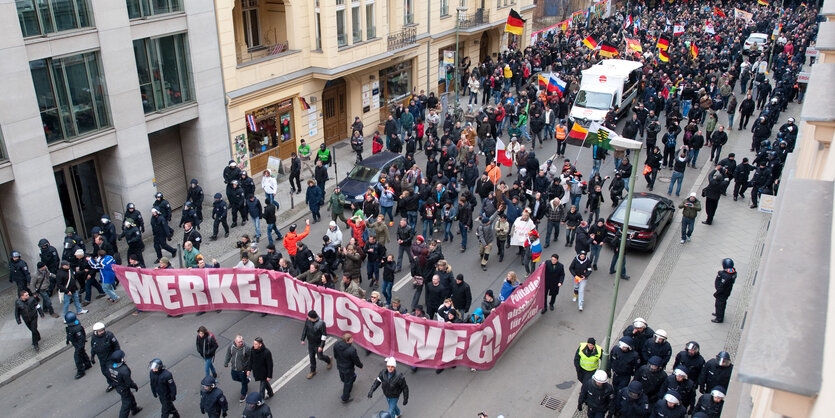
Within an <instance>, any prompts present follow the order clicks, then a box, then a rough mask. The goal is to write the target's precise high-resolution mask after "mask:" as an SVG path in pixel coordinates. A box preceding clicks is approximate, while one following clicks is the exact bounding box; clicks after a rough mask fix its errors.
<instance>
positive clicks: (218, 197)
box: [215, 193, 223, 199]
mask: <svg viewBox="0 0 835 418" xmlns="http://www.w3.org/2000/svg"><path fill="white" fill-rule="evenodd" d="M215 199H223V195H222V194H220V193H215Z"/></svg>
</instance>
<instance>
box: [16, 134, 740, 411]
mask: <svg viewBox="0 0 835 418" xmlns="http://www.w3.org/2000/svg"><path fill="white" fill-rule="evenodd" d="M737 136H740V135H739V134H738V133H737V131H734V132H733V133H732V134H731V138H732V139H731V140H736V139H737V138H736V137H737ZM740 140H747V135H746V136H745V138H740ZM554 147H555V145H554V142H553V141H550V142H547V143H546V145H545V148H544V149H539V148H537V149H536V151H537V154H539V159H540V161H544V160H545V159H547V158H548V156H550V155H552V154H553V151H554V149H555V148H554ZM577 150H578V147H575V146H569V148H568V155H569V156H572V157H573V156H574V155H576V153H577ZM703 155H704V153H703ZM706 159H707V158H706V157H705V156H702V157H701V160H702V161H701V162H700V163H699V164H698V166H699V169H701V167H702V166H703V164H704V162H705V161H706ZM424 160H425V159H424V158H423V155H422V154H421V156H420V158H419V160H418V161H419V162H420V163H421V164H423V162H424ZM643 160H644V159H643V155H642V157H641V159H640V161H639V163H640V164H641V165H640V166H639V167H642V165H643ZM577 166H578V169H579V170H580V171H582V172H584V173H588V172H590V171H591V157H590V151H589V149H584V150H583V151H582V154H581V156H580V158H579V163H578V164H577ZM612 171H613V163H612V161H611V158H610V159H608V160H607V161H606V164H604V166H603V171H602V172H603V173H605V174H611V173H612ZM697 174H698V171H697V170H694V169H688V172H687V173H686V174H685V178H684V185H683V187H682V189H683V190H682V196H684V195H686V193H687V191H689V190H690V188H691V186H692V184H693V182H694V180H695V179H696V177H697ZM669 176H670V171H669V170H663V171H662V173H661V175H660V176H659V182H658V183H657V184H656V186H657V187H656V192H658V191H661V193H663V192H664V191H666V190H664V188H665V187H666V186H667V184H668V179H669ZM664 179H666V180H667V181H666V182H665V181H664ZM636 185H637V187H636V189H637V191H645V190H646V188H645V182H644V181H643V178H642V176H641V177H639V178H638V179H637V184H636ZM607 200H608V196H607ZM610 212H611V208H610V207H609V204H608V203H605V204H604V207H603V208H602V210H601V216H604V217H605V216H607V215H608V214H609V213H610ZM323 219H329V214H328V213H327V212H324V210H323ZM299 224H300V225H301V224H303V221H301V222H299ZM326 226H327V222H326V221H323V222H320V223H318V224H315V225H312V226H311V233H310V237H309V238H307V239H306V240H305V242H307V243H308V245H310V246H311V247H312V248H313V249H318V248H319V245H320V242H321V241H320V239H321V238H320V237H321V236H322V235H324V232H325V229H326ZM677 228H678V225H676V224H674V225H672V226H671V228H670V229H669V230H668V231H667V232H666V233H665V236H664V238H665V239H677V232H676V231H677ZM243 232H244V231H242V230H241V229H240V228H236V229H233V230H232V233H233V234H235V233H238V234H240V233H243ZM246 232H249V231H246ZM343 233H346V235H347V231H343ZM562 233H563V234H564V230H563V231H562ZM435 237H436V238H437V237H440V235H438V234H436V235H435ZM459 239H460V237H457V236H456V240H455V242H454V243H453V244H448V243H446V244H445V245H444V246H443V248H444V253H445V255H446V257H447V260H448V261H449V262H450V264H451V265H452V268H453V270H454V272H455V273H456V274H457V273H462V274H464V276H465V278H466V281H467V282H469V284H470V286H471V288H472V293H473V307H477V305H478V304H479V303H480V300H481V297H482V295H483V294H484V291H485V290H486V289H488V288H490V289H494V290H495V291H498V289H499V288H500V287H501V282H502V280H503V279H504V277H505V275H506V272H508V271H511V270H513V271H516V272H517V273H519V272H520V271H522V272H524V269H523V267H522V265H521V264H520V262H519V261H520V260H519V258H518V256H514V254H515V250H514V249H513V248H511V249H509V250H508V256H507V257H506V258H505V260H504V262H503V263H501V264H499V263H497V257H495V256H494V257H491V260H490V265H489V269H488V271H487V272H483V271H481V268H480V266H479V259H478V248H477V243H476V240H475V238H474V236H473V235H471V236H470V245H469V248H468V249H467V251H466V252H465V253H460V252H459V248H460V241H459ZM563 245H564V241H560V242H559V243H556V244H554V243H552V244H551V246H550V248H547V249H544V250H543V258H545V257H547V256H548V255H550V254H551V253H558V254H559V255H560V258H561V260H562V262H563V263H564V264H566V266H567V264H568V263H569V262H570V260H571V258H572V257H573V256H574V255H575V253H574V250H573V248H568V247H564V246H563ZM388 247H389V251H392V250H395V251H396V243H391V242H390V243H389V246H388ZM231 251H232V249H230V254H228V255H227V257H226V259H222V257H221V263H222V265H224V266H231V265H234V262H236V261H237V260H233V257H231ZM651 256H652V254H644V253H632V252H630V253H629V255H628V262H627V273H628V274H630V275H631V276H632V277H633V278H635V279H633V280H630V281H622V282H621V287H620V296H619V302H620V303H621V304H622V303H623V302H625V301H626V299H627V298H628V297H629V295H630V293H631V291H632V289H633V287H634V282H635V281H636V279H637V278H639V277H640V276H641V275H642V274H643V270H644V269H645V268H646V266H647V264H648V263H649V261H650V258H651ZM611 257H612V252H611V250H610V249H608V248H604V249H603V251H602V253H601V256H600V262H599V265H600V267H601V268H600V270H599V271H598V272H596V273H595V274H593V275H592V276H591V277H590V279H589V284H588V287H587V288H586V303H585V311H583V312H579V311H578V310H577V307H576V304H575V303H572V302H571V287H570V286H571V285H570V283H569V280H567V281H566V285H565V287H566V289H565V290H563V291H562V292H561V293H560V295H559V297H558V300H557V308H556V310H555V311H553V312H548V313H547V314H546V315H543V316H541V317H540V318H539V319H538V320H537V321H535V322H533V323H532V324H530V325H529V326H528V328H527V329H526V330H525V331H524V332H523V334H522V335H521V336H520V337H519V338H517V339H516V341H515V343H514V345H513V347H512V348H511V349H509V350H508V351H507V352H506V353H505V354H504V355H503V357H502V359H501V360H500V361H499V362H498V364H497V365H496V367H494V368H493V369H492V370H489V371H480V372H471V371H470V370H468V369H466V368H462V367H459V368H457V369H450V370H446V371H444V372H443V373H442V374H436V373H435V372H434V371H433V370H419V371H418V372H417V373H412V372H411V371H409V370H408V368H406V367H405V366H401V367H399V369H400V371H402V372H404V373H405V375H406V379H407V382H408V383H409V386H410V392H411V398H410V402H409V404H408V405H407V406H405V407H403V406H402V404H401V410H402V411H403V413H404V414H405V415H406V416H414V415H417V414H418V413H419V414H420V415H421V416H427V417H440V416H469V415H472V416H475V415H476V414H477V413H478V412H479V411H482V410H483V411H485V412H487V413H488V414H490V416H493V417H494V416H497V415H498V414H504V415H505V416H506V417H513V416H517V417H522V416H528V417H532V416H553V415H554V414H555V412H554V411H552V410H550V409H547V408H545V407H543V406H540V402H541V401H542V400H543V397H544V396H545V395H552V396H556V397H557V398H559V399H562V400H564V399H566V398H567V397H568V394H569V393H570V390H571V389H572V387H573V386H574V385H575V384H576V379H575V373H574V369H573V364H572V358H573V355H574V350H576V347H577V345H578V344H579V343H580V342H582V341H585V340H586V339H587V338H588V337H589V336H595V337H597V338H598V340H599V341H600V343H601V344H602V336H603V334H604V333H605V331H606V323H607V318H608V313H609V306H610V301H611V287H612V283H613V277H614V276H612V275H609V274H608V271H607V270H608V265H609V262H610V260H611ZM406 271H407V269H406V268H405V267H404V273H401V274H405V272H406ZM401 277H403V276H399V277H397V280H398V281H397V282H396V284H395V289H397V290H396V291H395V292H394V295H395V296H399V297H400V298H401V299H402V300H403V301H404V305H406V306H408V305H409V301H410V300H411V297H412V294H413V289H412V286H411V284H409V283H408V278H403V279H401ZM400 280H403V285H401V284H400ZM363 283H364V286H367V284H368V282H367V280H366V281H364V282H363ZM200 325H205V326H206V327H207V328H208V329H209V330H210V331H211V332H212V333H214V334H215V336H216V337H217V339H218V342H219V344H220V346H221V349H220V350H218V351H219V352H222V350H223V348H226V347H228V345H229V344H230V342H231V340H232V339H233V338H234V337H235V335H237V334H241V335H243V336H244V338H245V340H246V341H247V343H248V344H251V342H252V340H253V339H254V338H255V337H257V336H261V337H262V338H263V339H264V342H265V345H266V346H267V347H268V348H269V349H270V350H271V351H272V353H273V359H274V361H275V368H274V373H273V378H274V387H276V389H277V391H276V396H275V397H274V398H271V399H270V400H268V401H267V403H268V404H269V405H270V407H271V408H272V409H273V413H274V415H275V416H286V417H311V416H315V417H333V416H350V417H370V416H373V415H374V414H375V413H376V412H378V411H380V410H385V409H386V402H385V399H384V398H383V396H382V394H381V391H379V390H378V391H377V392H376V393H375V396H374V398H373V399H372V400H369V399H367V398H366V393H367V391H368V389H369V388H370V385H371V382H372V380H373V379H374V377H376V375H377V373H379V372H380V370H382V369H383V367H384V361H383V359H382V358H381V357H380V356H377V355H374V354H372V355H370V356H365V355H364V350H362V349H360V357H361V359H362V361H363V362H364V364H365V367H364V368H363V369H362V370H358V378H357V381H356V383H355V387H354V391H353V396H354V399H355V400H354V401H353V402H351V403H349V404H347V405H343V404H342V403H341V402H340V400H339V395H340V393H341V388H342V385H341V382H340V381H339V377H338V372H337V371H336V369H335V368H334V369H332V370H326V369H325V367H324V363H321V362H320V364H319V367H318V370H319V373H318V374H317V375H316V376H315V377H314V378H313V379H312V380H306V379H305V375H306V374H307V348H306V347H304V346H302V345H301V344H300V343H299V341H300V337H301V329H302V322H301V321H297V320H291V319H287V318H281V317H276V316H267V317H261V316H260V315H259V314H250V313H247V312H238V311H225V312H222V313H214V312H210V313H207V314H205V315H203V316H200V317H197V316H195V315H186V316H184V317H181V318H167V317H166V316H165V315H164V314H161V313H141V314H140V315H138V316H129V317H127V318H125V319H123V320H121V321H119V322H118V323H116V324H111V325H110V327H109V329H110V330H111V331H113V332H114V333H115V334H116V336H117V337H118V338H119V341H120V343H121V345H122V348H123V349H124V351H125V352H126V353H127V357H126V361H127V363H128V365H129V366H130V367H131V368H132V369H133V377H134V379H135V380H136V382H137V384H138V385H139V386H140V390H139V392H138V393H136V398H137V401H138V403H139V405H140V406H142V407H144V408H145V409H144V410H143V411H142V412H141V413H140V414H139V416H141V417H150V416H157V415H158V413H159V402H158V401H157V400H156V399H153V398H152V396H151V393H150V390H149V388H148V369H147V364H148V362H149V361H150V360H151V359H152V358H155V357H159V358H161V359H162V360H163V361H164V362H165V364H166V365H167V367H168V368H169V370H171V371H172V373H173V374H174V378H175V380H176V382H177V384H178V389H179V395H178V397H177V401H176V402H175V405H176V406H177V408H178V409H179V410H180V412H181V415H183V416H198V415H199V390H200V380H201V379H202V377H203V363H202V361H201V359H200V358H199V357H198V355H197V352H196V349H195V345H194V341H195V336H196V330H197V327H198V326H200ZM88 331H89V330H88ZM330 352H331V350H330V349H328V350H327V351H326V353H328V354H330ZM222 363H223V358H222V355H218V357H217V358H216V360H215V366H216V367H217V368H218V373H219V381H220V383H219V387H220V388H221V389H223V390H224V392H225V393H226V394H227V396H228V397H229V398H230V399H231V405H230V415H231V416H239V415H240V413H241V411H242V410H243V407H242V405H241V404H239V403H238V402H235V401H236V400H237V399H238V391H239V389H240V386H239V384H238V383H237V382H234V381H232V380H231V377H230V375H229V371H228V369H224V368H223V367H222V366H223V364H222ZM74 374H75V369H74V364H73V360H72V351H67V352H64V353H62V354H61V355H59V356H57V357H55V358H53V359H51V360H49V361H48V362H46V363H44V364H42V365H41V366H39V367H37V368H34V369H33V370H32V371H31V372H29V373H28V374H26V375H25V376H23V377H21V378H19V379H17V380H15V381H14V382H12V383H10V384H9V385H7V386H5V387H4V388H3V392H4V396H2V399H0V408H2V410H3V411H5V412H4V414H3V415H4V416H8V417H18V416H20V417H23V416H26V417H30V416H44V417H49V416H66V415H68V414H70V415H73V416H107V417H112V416H116V415H118V410H119V404H120V402H119V396H118V395H117V394H116V393H115V392H111V393H105V392H104V388H105V387H106V383H105V380H104V377H103V376H102V375H101V373H100V371H99V366H98V364H96V365H95V366H94V368H93V369H91V370H89V371H88V373H87V376H85V377H84V378H82V379H81V380H79V381H75V380H73V376H74ZM254 388H255V386H253V385H250V389H251V390H252V389H254ZM567 407H569V408H571V407H573V406H570V405H569V406H567Z"/></svg>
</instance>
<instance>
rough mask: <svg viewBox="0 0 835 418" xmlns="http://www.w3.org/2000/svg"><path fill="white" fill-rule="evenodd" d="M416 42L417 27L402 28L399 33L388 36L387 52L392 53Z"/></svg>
mask: <svg viewBox="0 0 835 418" xmlns="http://www.w3.org/2000/svg"><path fill="white" fill-rule="evenodd" d="M416 42H417V27H414V26H412V27H408V28H403V30H401V31H400V32H396V33H393V34H391V35H389V36H388V50H389V51H392V50H395V49H400V48H403V47H405V46H409V45H412V44H414V43H416Z"/></svg>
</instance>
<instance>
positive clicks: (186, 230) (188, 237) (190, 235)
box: [183, 222, 203, 250]
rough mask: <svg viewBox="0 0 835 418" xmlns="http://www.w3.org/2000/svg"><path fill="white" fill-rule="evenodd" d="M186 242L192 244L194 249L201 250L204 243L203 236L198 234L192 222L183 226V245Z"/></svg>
mask: <svg viewBox="0 0 835 418" xmlns="http://www.w3.org/2000/svg"><path fill="white" fill-rule="evenodd" d="M186 242H191V244H192V245H194V248H197V249H198V250H199V249H200V244H201V243H202V242H203V236H202V235H200V232H197V228H195V227H194V225H193V224H192V223H191V222H186V223H184V224H183V245H185V243H186Z"/></svg>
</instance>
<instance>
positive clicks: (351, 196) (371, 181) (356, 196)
mask: <svg viewBox="0 0 835 418" xmlns="http://www.w3.org/2000/svg"><path fill="white" fill-rule="evenodd" d="M394 164H397V167H398V168H400V170H401V171H402V170H403V166H404V165H405V164H406V159H405V158H404V157H403V156H402V155H400V154H395V153H393V152H387V151H383V152H380V153H377V154H374V155H372V156H370V157H368V158H366V159H364V160H362V162H360V163H359V164H357V165H355V166H354V168H353V169H352V170H351V171H349V172H348V176H347V177H346V178H345V179H344V180H342V181H341V182H339V188H340V189H341V191H342V194H344V195H345V204H346V205H350V204H351V203H356V202H361V201H362V200H363V195H365V192H366V191H367V190H368V188H369V187H372V186H376V185H377V183H379V182H380V174H382V173H388V170H389V168H391V166H392V165H394Z"/></svg>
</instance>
